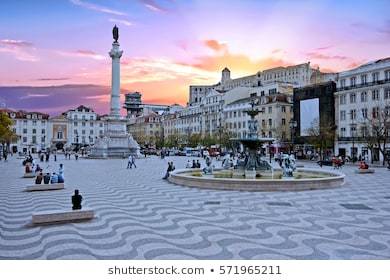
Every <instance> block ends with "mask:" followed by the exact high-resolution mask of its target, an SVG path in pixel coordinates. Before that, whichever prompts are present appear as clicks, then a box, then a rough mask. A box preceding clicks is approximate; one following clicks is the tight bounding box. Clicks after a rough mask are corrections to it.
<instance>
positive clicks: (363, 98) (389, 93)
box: [340, 88, 390, 105]
mask: <svg viewBox="0 0 390 280" xmlns="http://www.w3.org/2000/svg"><path fill="white" fill-rule="evenodd" d="M383 98H384V99H390V88H385V89H384V96H383ZM356 100H357V93H355V92H352V93H350V94H349V103H350V104H354V103H356ZM371 100H373V101H378V100H381V96H380V91H379V89H374V90H372V91H371ZM367 101H368V93H367V92H366V91H362V92H361V93H360V102H367ZM344 104H347V94H343V95H340V105H344Z"/></svg>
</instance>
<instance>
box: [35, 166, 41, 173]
mask: <svg viewBox="0 0 390 280" xmlns="http://www.w3.org/2000/svg"><path fill="white" fill-rule="evenodd" d="M40 171H42V168H41V167H40V166H39V164H37V166H36V167H35V172H40Z"/></svg>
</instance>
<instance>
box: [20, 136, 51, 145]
mask: <svg viewBox="0 0 390 280" xmlns="http://www.w3.org/2000/svg"><path fill="white" fill-rule="evenodd" d="M45 140H46V137H45V136H42V137H41V143H45ZM22 141H23V144H27V137H26V136H24V137H22ZM31 144H37V137H36V136H35V135H33V136H32V137H31Z"/></svg>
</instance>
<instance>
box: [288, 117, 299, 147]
mask: <svg viewBox="0 0 390 280" xmlns="http://www.w3.org/2000/svg"><path fill="white" fill-rule="evenodd" d="M289 124H290V141H291V145H290V154H291V150H293V151H294V139H293V137H294V132H295V128H296V127H297V126H298V123H297V121H294V120H293V119H291V120H290V122H289Z"/></svg>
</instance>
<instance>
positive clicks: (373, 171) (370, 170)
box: [355, 168, 375, 174]
mask: <svg viewBox="0 0 390 280" xmlns="http://www.w3.org/2000/svg"><path fill="white" fill-rule="evenodd" d="M355 173H358V174H369V173H375V169H371V168H369V169H358V170H355Z"/></svg>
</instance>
